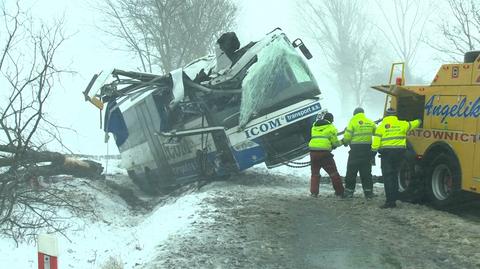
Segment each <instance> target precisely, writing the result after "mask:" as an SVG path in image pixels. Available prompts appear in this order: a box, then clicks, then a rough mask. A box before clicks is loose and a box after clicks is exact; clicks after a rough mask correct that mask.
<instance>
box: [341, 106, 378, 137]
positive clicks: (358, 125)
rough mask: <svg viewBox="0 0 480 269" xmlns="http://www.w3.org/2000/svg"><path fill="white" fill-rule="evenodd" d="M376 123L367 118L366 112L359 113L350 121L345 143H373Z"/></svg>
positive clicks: (346, 130)
mask: <svg viewBox="0 0 480 269" xmlns="http://www.w3.org/2000/svg"><path fill="white" fill-rule="evenodd" d="M375 129H376V126H375V123H374V122H373V121H372V120H370V119H369V118H367V117H366V116H365V114H364V113H357V114H355V115H354V116H353V118H352V119H351V120H350V122H349V123H348V126H347V129H345V134H344V135H343V143H344V144H345V145H348V144H350V145H355V144H372V136H373V135H374V134H375Z"/></svg>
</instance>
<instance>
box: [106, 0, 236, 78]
mask: <svg viewBox="0 0 480 269" xmlns="http://www.w3.org/2000/svg"><path fill="white" fill-rule="evenodd" d="M104 3H105V7H104V8H102V11H103V12H104V14H106V15H107V16H106V18H107V25H108V27H107V28H106V30H105V31H106V32H107V33H109V34H111V35H112V36H113V37H115V38H117V39H118V40H119V41H120V42H122V43H123V44H124V45H125V46H126V48H127V50H129V51H132V52H134V53H135V54H136V55H137V57H138V59H139V61H140V63H141V68H142V70H143V71H148V72H152V70H153V69H159V70H160V71H161V72H169V71H171V70H173V69H175V68H178V67H181V66H183V65H185V64H186V63H188V62H190V61H192V60H193V59H195V58H199V57H201V56H204V55H206V54H207V53H208V52H211V51H212V48H213V45H214V42H215V40H216V38H218V37H219V35H220V34H221V33H222V32H225V31H228V30H230V29H231V28H232V26H233V25H234V22H235V16H236V12H237V8H236V6H235V5H234V4H233V2H232V1H231V0H195V1H191V0H104Z"/></svg>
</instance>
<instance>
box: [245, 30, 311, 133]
mask: <svg viewBox="0 0 480 269" xmlns="http://www.w3.org/2000/svg"><path fill="white" fill-rule="evenodd" d="M257 58H258V59H257V62H256V63H255V64H253V65H252V66H251V67H250V69H249V70H248V74H247V75H246V77H245V78H244V80H243V82H242V102H241V105H240V122H239V123H240V126H241V127H245V125H246V124H247V123H248V122H249V121H250V120H252V119H254V118H257V117H259V116H262V115H264V114H266V113H269V112H272V110H275V109H276V108H277V107H278V108H280V107H282V106H283V107H285V106H286V105H290V104H292V103H294V102H298V101H299V97H302V96H303V98H304V99H305V97H307V98H308V97H311V96H316V95H318V94H320V91H319V90H318V85H317V82H316V81H315V78H314V77H313V75H312V73H311V71H310V69H309V68H308V66H307V64H306V63H305V61H304V60H303V59H302V58H301V56H300V54H298V53H297V52H296V51H295V49H294V48H293V46H292V45H291V44H290V42H289V41H288V39H287V38H286V37H285V36H284V35H280V36H278V37H277V38H275V39H273V40H272V42H271V43H269V44H268V45H267V46H266V47H265V48H263V49H262V50H261V51H260V52H259V53H258V54H257Z"/></svg>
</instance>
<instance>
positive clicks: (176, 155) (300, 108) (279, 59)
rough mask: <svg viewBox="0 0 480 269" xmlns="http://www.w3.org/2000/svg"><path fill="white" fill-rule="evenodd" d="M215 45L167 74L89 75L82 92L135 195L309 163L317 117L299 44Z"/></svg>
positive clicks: (228, 40) (229, 41) (275, 34)
mask: <svg viewBox="0 0 480 269" xmlns="http://www.w3.org/2000/svg"><path fill="white" fill-rule="evenodd" d="M217 43H218V44H219V47H220V49H221V50H219V53H217V55H210V56H206V57H203V58H200V59H197V60H195V61H193V62H191V63H190V64H188V65H186V66H185V67H183V68H179V69H177V70H174V71H172V72H170V73H169V74H166V75H156V74H148V73H139V72H129V71H122V70H118V69H115V70H113V71H112V72H102V73H100V74H96V75H94V76H93V78H92V80H91V81H90V83H89V84H88V86H87V89H86V90H85V91H84V92H83V93H84V96H85V99H86V100H87V101H90V102H91V103H92V104H94V105H95V106H97V107H98V108H99V109H101V110H104V113H105V116H104V118H105V120H104V130H105V132H107V133H112V134H113V137H114V138H115V142H116V145H117V147H118V150H119V152H120V155H121V161H122V167H124V168H125V169H126V170H127V171H128V174H129V176H130V177H131V178H132V179H133V181H134V182H135V183H137V185H139V186H140V187H141V188H142V189H143V190H146V191H153V190H158V189H162V188H166V187H169V186H178V185H180V184H184V183H186V182H191V181H193V180H197V179H201V178H217V177H225V176H229V175H231V174H234V173H237V172H239V171H242V170H245V169H247V168H249V167H252V166H254V165H256V164H259V163H265V164H266V166H267V167H268V168H271V167H275V166H278V165H281V164H283V163H285V162H287V161H291V160H296V159H299V158H302V157H304V156H306V154H307V153H308V147H307V144H308V140H309V136H310V126H311V124H312V122H313V121H314V119H315V117H316V115H317V114H318V113H319V111H320V110H321V108H322V107H321V105H320V102H319V99H320V98H319V97H320V90H319V87H318V85H317V82H316V80H315V78H314V76H313V75H312V72H311V71H310V69H309V68H308V65H307V63H306V61H305V60H304V59H303V57H305V58H307V59H310V58H311V57H312V56H311V54H310V52H309V51H308V49H307V48H306V47H305V45H304V44H303V42H302V41H301V40H300V39H296V40H294V41H293V42H291V41H290V40H289V39H288V38H287V36H286V35H285V33H283V32H282V30H281V29H279V28H277V29H275V30H273V31H272V32H270V33H268V34H267V35H266V36H265V37H264V38H263V39H261V40H259V41H257V42H250V43H249V44H247V45H245V46H244V47H241V48H240V43H239V42H238V39H237V38H236V35H235V34H234V33H226V34H224V35H222V37H221V38H220V39H219V40H218V41H217ZM299 52H302V54H303V56H302V54H300V53H299ZM104 106H105V107H104Z"/></svg>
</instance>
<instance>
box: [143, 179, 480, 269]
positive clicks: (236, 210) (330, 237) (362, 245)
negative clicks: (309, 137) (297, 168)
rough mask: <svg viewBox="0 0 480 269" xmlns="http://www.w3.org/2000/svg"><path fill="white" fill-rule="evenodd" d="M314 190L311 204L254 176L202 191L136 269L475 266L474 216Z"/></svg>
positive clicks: (302, 184) (301, 190)
mask: <svg viewBox="0 0 480 269" xmlns="http://www.w3.org/2000/svg"><path fill="white" fill-rule="evenodd" d="M320 189H321V193H320V197H319V198H312V197H310V196H309V195H308V181H307V179H305V178H299V177H298V176H295V175H291V176H289V175H281V176H279V175H273V174H268V173H264V172H263V171H261V170H260V171H255V170H253V171H250V172H247V173H244V174H242V175H239V176H237V177H235V178H234V179H231V180H229V181H225V182H213V183H210V184H207V185H205V186H203V187H201V188H200V189H198V190H197V192H201V193H204V194H207V195H205V196H203V197H206V198H204V199H203V200H202V201H201V206H200V210H199V211H198V212H196V213H195V214H198V215H199V216H200V217H199V218H198V219H197V220H196V221H195V222H193V223H192V224H191V225H192V227H191V229H190V232H188V233H177V234H174V235H171V236H170V238H169V239H168V240H165V241H164V242H162V243H161V244H159V245H158V246H157V248H156V251H157V252H158V253H157V254H156V258H155V259H153V260H152V261H151V262H149V263H146V264H142V265H139V267H138V268H479V267H480V253H479V252H478V250H477V249H476V246H479V245H480V224H479V222H478V218H466V217H462V216H461V215H458V214H452V213H448V212H443V211H438V210H435V209H432V208H430V207H428V206H425V205H416V204H410V203H401V202H400V203H399V206H398V207H397V208H396V209H388V210H381V209H379V208H378V206H379V205H380V204H381V203H382V202H383V201H384V194H383V185H381V184H375V192H376V193H377V194H378V196H377V197H376V198H374V199H372V200H366V199H364V198H363V194H361V186H360V185H357V191H356V193H355V197H354V198H353V199H348V200H341V199H337V198H336V197H334V194H333V190H332V186H331V185H330V184H328V183H325V182H324V183H323V184H322V185H321V186H320ZM477 212H478V211H477ZM478 214H480V213H478Z"/></svg>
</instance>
